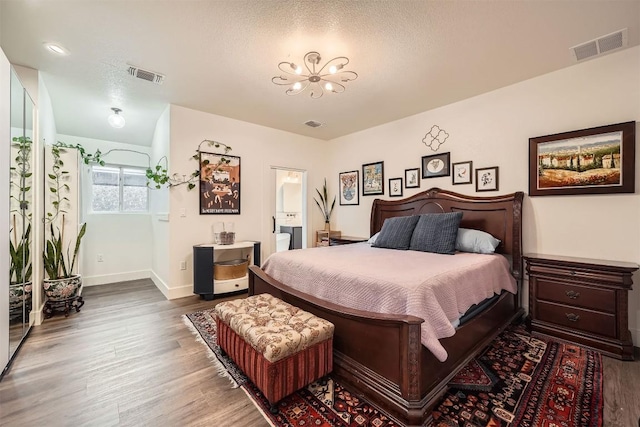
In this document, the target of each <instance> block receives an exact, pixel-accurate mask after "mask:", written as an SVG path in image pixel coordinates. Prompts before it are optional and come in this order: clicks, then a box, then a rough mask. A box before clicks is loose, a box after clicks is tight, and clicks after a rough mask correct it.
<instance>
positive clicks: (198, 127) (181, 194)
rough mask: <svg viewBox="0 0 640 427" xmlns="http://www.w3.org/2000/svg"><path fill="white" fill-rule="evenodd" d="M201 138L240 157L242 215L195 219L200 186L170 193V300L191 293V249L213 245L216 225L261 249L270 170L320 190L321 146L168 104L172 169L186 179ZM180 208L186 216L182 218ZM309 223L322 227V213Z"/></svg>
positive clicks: (271, 187) (267, 235)
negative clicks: (294, 174)
mask: <svg viewBox="0 0 640 427" xmlns="http://www.w3.org/2000/svg"><path fill="white" fill-rule="evenodd" d="M204 139H210V140H215V141H220V142H222V143H224V144H228V145H230V146H231V147H232V151H231V152H230V153H229V154H230V155H234V156H239V157H240V158H241V163H240V168H241V172H240V173H241V182H240V188H241V214H240V215H199V200H198V197H199V191H198V187H196V188H195V189H194V190H192V191H187V189H186V188H184V186H183V187H177V188H172V189H171V190H170V205H171V207H170V209H171V210H170V218H171V220H170V229H171V231H170V245H169V246H170V257H169V260H170V265H169V269H170V283H169V288H171V289H170V292H169V293H170V295H171V296H172V297H179V296H186V295H190V294H191V293H192V286H193V270H192V264H193V256H192V252H193V245H196V244H200V243H211V242H212V238H213V235H212V226H213V224H214V223H215V222H219V221H230V222H234V223H235V231H236V240H237V241H240V240H259V241H262V242H263V245H265V243H266V242H267V240H269V239H271V238H272V236H273V235H272V222H271V216H272V215H273V214H274V213H275V174H273V182H272V171H271V166H281V167H286V168H292V169H298V170H307V171H308V182H309V185H310V186H314V187H320V186H321V185H322V180H323V177H324V170H325V169H326V158H327V154H326V148H325V147H326V142H325V141H320V140H317V139H314V138H309V137H304V136H300V135H296V134H292V133H289V132H283V131H280V130H276V129H271V128H267V127H264V126H259V125H255V124H252V123H247V122H242V121H239V120H233V119H229V118H226V117H221V116H216V115H213V114H208V113H203V112H199V111H195V110H190V109H187V108H183V107H178V106H175V105H172V106H171V141H172V144H171V168H170V170H171V171H172V172H179V173H180V174H186V175H188V174H190V173H191V172H193V171H194V170H195V169H197V168H198V163H197V162H196V161H195V160H192V159H191V156H192V155H193V154H194V153H195V150H196V148H197V146H198V144H199V143H200V141H202V140H204ZM203 151H213V149H209V150H207V149H204V148H203ZM309 201H311V203H313V200H312V199H310V200H307V210H308V212H313V211H312V210H311V204H310V203H309ZM181 209H184V210H185V215H186V216H184V217H181V216H180V210H181ZM314 210H317V208H315V209H314ZM310 221H311V223H315V224H321V223H322V219H321V214H320V213H319V212H317V215H316V212H313V216H312V218H311V219H310ZM311 228H312V227H309V229H311ZM263 253H264V249H263ZM181 261H186V262H187V266H188V267H187V269H186V270H180V268H179V266H180V262H181Z"/></svg>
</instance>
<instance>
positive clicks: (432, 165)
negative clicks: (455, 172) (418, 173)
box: [422, 153, 451, 178]
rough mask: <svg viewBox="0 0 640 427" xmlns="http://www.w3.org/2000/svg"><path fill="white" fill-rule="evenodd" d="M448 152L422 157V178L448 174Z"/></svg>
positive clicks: (449, 171)
mask: <svg viewBox="0 0 640 427" xmlns="http://www.w3.org/2000/svg"><path fill="white" fill-rule="evenodd" d="M449 159H450V153H441V154H434V155H432V156H423V157H422V178H437V177H440V176H449V175H450V174H451V168H450V166H449V165H450V160H449Z"/></svg>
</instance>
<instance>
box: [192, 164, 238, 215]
mask: <svg viewBox="0 0 640 427" xmlns="http://www.w3.org/2000/svg"><path fill="white" fill-rule="evenodd" d="M203 214H224V215H237V214H240V157H236V156H229V155H227V154H225V155H222V154H213V153H204V152H200V215H203Z"/></svg>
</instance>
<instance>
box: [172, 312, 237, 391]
mask: <svg viewBox="0 0 640 427" xmlns="http://www.w3.org/2000/svg"><path fill="white" fill-rule="evenodd" d="M182 322H183V323H184V324H185V325H186V327H187V328H189V330H190V331H191V333H192V334H193V335H194V336H195V338H196V341H197V342H199V343H200V344H202V345H204V346H205V348H206V349H207V358H208V359H209V360H211V362H213V366H214V367H215V368H216V372H217V373H218V376H221V377H226V378H227V379H228V380H229V382H230V383H231V388H238V387H240V385H239V384H238V383H237V382H236V380H235V379H234V378H233V377H232V376H231V374H230V373H229V371H228V370H227V368H226V367H225V366H224V365H223V364H222V362H220V360H218V357H217V356H216V354H215V353H214V352H213V350H211V347H209V344H207V343H206V341H205V340H204V339H203V338H202V335H200V332H198V330H197V329H196V327H195V326H194V325H193V322H192V321H191V319H189V318H188V317H187V316H186V315H184V314H183V315H182Z"/></svg>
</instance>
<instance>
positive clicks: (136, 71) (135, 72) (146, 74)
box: [127, 65, 164, 85]
mask: <svg viewBox="0 0 640 427" xmlns="http://www.w3.org/2000/svg"><path fill="white" fill-rule="evenodd" d="M127 71H128V72H129V74H131V75H132V76H133V77H136V78H138V79H142V80H146V81H148V82H151V83H155V84H157V85H161V84H162V82H163V81H164V76H163V75H162V74H159V73H154V72H153V71H149V70H143V69H142V68H138V67H134V66H132V65H130V66H129V69H128V70H127Z"/></svg>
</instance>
